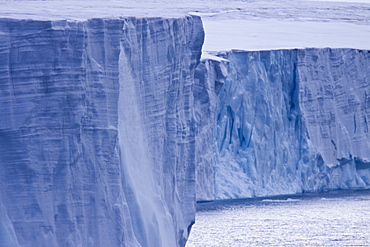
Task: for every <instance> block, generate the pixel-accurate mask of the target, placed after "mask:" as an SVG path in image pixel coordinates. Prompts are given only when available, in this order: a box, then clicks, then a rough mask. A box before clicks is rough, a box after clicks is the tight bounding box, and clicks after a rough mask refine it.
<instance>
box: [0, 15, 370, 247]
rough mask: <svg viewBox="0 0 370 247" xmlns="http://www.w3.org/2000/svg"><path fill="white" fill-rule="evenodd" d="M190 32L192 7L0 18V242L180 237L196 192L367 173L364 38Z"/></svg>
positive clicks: (149, 242)
mask: <svg viewBox="0 0 370 247" xmlns="http://www.w3.org/2000/svg"><path fill="white" fill-rule="evenodd" d="M72 12H74V11H72ZM44 18H47V16H46V17H45V16H44ZM54 19H57V18H56V17H54ZM202 44H203V28H202V23H201V20H200V18H199V17H196V16H187V17H176V18H170V17H167V18H149V17H141V18H139V17H138V18H134V17H125V18H110V19H108V18H107V19H106V18H95V19H89V20H68V21H66V20H64V21H63V20H49V21H41V20H39V21H37V20H22V19H12V18H2V19H0V114H1V116H0V219H1V220H0V246H1V247H2V246H6V247H13V246H47V247H49V246H130V247H135V246H143V247H145V246H156V247H157V246H158V247H159V246H163V247H174V246H184V245H185V242H186V239H187V237H188V234H189V231H190V229H191V226H192V224H193V223H194V219H195V201H196V199H197V200H199V201H201V200H214V199H232V198H245V197H255V196H266V195H277V194H293V193H300V192H306V191H323V190H330V189H365V188H370V152H369V148H370V136H369V131H368V128H369V126H368V121H369V111H370V52H369V51H366V50H355V49H329V48H327V49H290V50H271V51H243V50H232V51H229V52H216V53H214V55H215V56H206V55H205V56H204V59H203V60H202V62H201V63H199V60H200V55H201V54H200V53H201V47H202Z"/></svg>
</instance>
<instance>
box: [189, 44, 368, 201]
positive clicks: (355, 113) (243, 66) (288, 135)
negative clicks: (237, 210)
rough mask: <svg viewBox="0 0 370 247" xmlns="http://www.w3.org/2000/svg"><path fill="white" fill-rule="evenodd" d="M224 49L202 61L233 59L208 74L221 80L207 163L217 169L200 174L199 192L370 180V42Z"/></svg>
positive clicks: (207, 196) (213, 63)
mask: <svg viewBox="0 0 370 247" xmlns="http://www.w3.org/2000/svg"><path fill="white" fill-rule="evenodd" d="M217 56H218V57H219V58H216V59H212V58H209V59H204V60H203V62H202V64H201V65H200V66H199V69H198V70H204V68H206V70H207V71H210V72H208V73H211V72H212V71H215V70H217V68H219V66H220V59H221V58H222V59H223V60H227V61H228V62H229V63H228V69H227V70H228V72H227V76H226V78H224V76H223V75H222V74H219V75H218V76H216V77H207V78H206V79H207V80H209V81H208V82H207V84H208V85H222V86H221V87H220V88H218V89H217V90H213V91H212V92H210V95H211V96H210V97H209V98H210V99H211V100H212V102H211V103H208V105H212V108H209V109H210V110H214V113H213V115H214V116H215V117H214V119H213V120H211V121H213V125H214V126H215V128H214V131H213V133H212V135H213V137H211V138H210V139H213V142H214V145H213V146H212V147H211V148H212V152H213V154H214V159H213V162H211V160H210V161H209V164H210V165H211V166H212V168H207V169H208V170H210V171H212V172H213V173H212V174H211V176H210V177H209V178H208V182H207V181H206V182H204V181H203V180H202V179H200V180H198V181H197V183H198V187H197V189H198V190H197V194H198V200H213V199H229V198H245V197H255V196H266V195H277V194H293V193H300V192H305V191H323V190H330V189H349V188H352V189H355V188H356V189H357V188H362V189H363V188H370V169H369V168H370V165H369V164H370V159H369V156H370V152H369V144H370V136H369V134H368V122H367V121H368V117H369V110H368V101H369V99H368V97H369V96H368V95H369V90H370V75H369V71H370V53H369V52H368V51H362V50H354V49H292V50H273V51H241V50H233V51H231V52H222V53H218V54H217ZM224 64H226V62H224ZM203 67H204V68H203ZM203 74H204V73H203ZM196 77H197V78H198V77H199V79H197V80H202V77H201V76H199V75H198V74H197V76H196ZM220 79H222V80H223V81H224V83H223V84H220V83H219V80H220ZM214 87H215V86H214ZM211 115H212V114H211ZM202 138H203V137H202V135H201V136H200V139H202ZM197 148H200V147H197ZM203 153H206V152H203ZM199 164H200V166H201V167H200V169H199V168H198V170H197V178H198V179H199V178H203V177H206V175H205V174H203V173H204V171H206V170H205V168H204V166H206V164H205V163H204V164H203V163H199ZM205 180H207V179H205ZM205 185H209V186H211V187H206V186H205ZM212 192H213V194H212Z"/></svg>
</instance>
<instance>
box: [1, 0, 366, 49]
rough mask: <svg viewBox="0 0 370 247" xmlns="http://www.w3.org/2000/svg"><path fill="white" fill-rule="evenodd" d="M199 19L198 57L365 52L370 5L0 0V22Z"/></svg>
mask: <svg viewBox="0 0 370 247" xmlns="http://www.w3.org/2000/svg"><path fill="white" fill-rule="evenodd" d="M188 13H191V14H195V15H199V16H201V17H202V19H203V22H204V27H205V32H206V40H205V44H204V46H203V50H204V51H219V50H230V49H245V50H267V49H284V48H303V47H332V48H359V49H368V50H370V0H337V1H334V0H324V1H314V0H245V1H240V0H197V1H196V0H193V1H190V0H182V1H179V0H137V1H135V0H101V1H98V0H89V1H87V0H82V1H75V0H74V1H72V0H66V1H62V0H46V1H38V0H36V1H26V0H19V1H7V0H0V18H1V17H5V18H17V19H37V20H58V19H59V20H60V19H67V20H86V19H91V18H98V17H99V18H119V17H125V16H138V17H143V16H163V17H178V16H183V15H186V14H188Z"/></svg>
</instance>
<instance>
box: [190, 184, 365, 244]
mask: <svg viewBox="0 0 370 247" xmlns="http://www.w3.org/2000/svg"><path fill="white" fill-rule="evenodd" d="M197 210H198V211H197V215H196V223H195V224H194V226H193V228H192V230H191V234H190V238H189V241H188V243H187V245H186V247H212V246H225V247H234V246H243V247H244V246H246V247H248V246H370V191H369V190H366V191H332V192H326V193H315V194H303V195H290V196H279V197H269V198H258V199H247V200H237V201H220V202H209V203H199V204H198V206H197Z"/></svg>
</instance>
